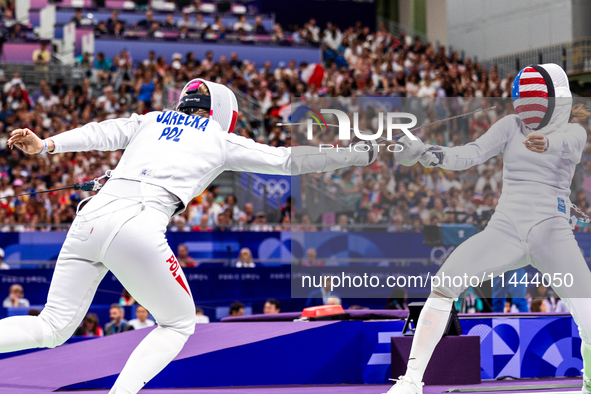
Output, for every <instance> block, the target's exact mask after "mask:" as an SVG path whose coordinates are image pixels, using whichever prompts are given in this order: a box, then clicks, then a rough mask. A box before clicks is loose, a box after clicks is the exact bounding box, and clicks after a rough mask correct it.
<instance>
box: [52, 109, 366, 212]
mask: <svg viewBox="0 0 591 394" xmlns="http://www.w3.org/2000/svg"><path fill="white" fill-rule="evenodd" d="M50 139H51V140H53V142H54V143H55V150H54V151H53V152H52V153H61V152H78V151H89V150H100V151H112V150H118V149H125V152H124V154H123V156H122V157H121V160H120V161H119V163H118V165H117V167H116V168H115V170H114V171H113V173H112V178H113V179H117V178H120V179H128V180H136V181H143V182H145V183H148V184H153V185H157V186H161V187H163V188H164V189H166V190H168V191H169V192H170V193H172V194H174V195H176V196H177V197H178V198H179V199H180V200H181V201H182V203H183V204H184V205H185V206H187V205H188V203H189V202H190V201H191V199H193V198H194V197H196V196H198V195H199V194H201V193H202V192H203V191H204V190H205V189H206V188H207V186H208V185H209V184H210V183H211V182H212V181H213V180H214V179H215V178H216V177H217V176H218V175H219V174H221V173H222V172H223V171H225V170H231V171H247V172H255V173H265V174H278V175H299V174H305V173H309V172H322V171H331V170H335V169H338V168H342V167H348V166H365V165H367V164H368V162H369V155H368V153H367V152H348V151H337V149H328V150H327V149H323V150H322V151H320V149H319V148H318V147H312V146H302V147H294V148H276V147H271V146H269V145H264V144H259V143H256V142H255V141H253V140H251V139H248V138H244V137H240V136H238V135H236V134H228V133H225V132H223V131H222V129H221V126H220V124H219V123H218V122H216V121H214V120H212V119H206V118H201V117H199V116H190V115H185V114H183V113H180V112H177V111H164V112H159V111H155V112H150V113H148V114H146V115H137V114H134V115H132V116H131V117H129V118H124V119H113V120H106V121H104V122H101V123H96V122H93V123H88V124H86V125H85V126H83V127H80V128H77V129H74V130H70V131H67V132H65V133H62V134H58V135H56V136H52V137H50Z"/></svg>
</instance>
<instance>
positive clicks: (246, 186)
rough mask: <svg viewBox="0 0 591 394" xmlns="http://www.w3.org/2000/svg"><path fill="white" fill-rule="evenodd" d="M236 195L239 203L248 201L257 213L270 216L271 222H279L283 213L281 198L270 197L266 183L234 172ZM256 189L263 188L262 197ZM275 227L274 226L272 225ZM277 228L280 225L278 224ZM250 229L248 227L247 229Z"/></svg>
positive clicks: (246, 174)
mask: <svg viewBox="0 0 591 394" xmlns="http://www.w3.org/2000/svg"><path fill="white" fill-rule="evenodd" d="M233 174H234V194H236V198H238V201H248V202H250V203H251V204H252V206H253V209H254V211H255V212H257V211H263V212H265V213H266V214H267V216H270V220H275V221H276V222H279V218H280V213H281V196H280V195H279V194H277V195H274V196H272V195H270V193H269V188H268V187H267V185H266V184H265V183H264V182H261V180H260V179H259V178H258V177H257V176H256V175H253V174H250V173H243V172H234V173H233ZM257 185H258V186H257ZM255 186H256V188H261V189H262V192H261V195H258V194H257V193H255V192H254V190H255ZM270 225H271V226H273V225H272V224H270ZM277 226H279V224H278V223H277ZM245 229H248V226H246V227H245Z"/></svg>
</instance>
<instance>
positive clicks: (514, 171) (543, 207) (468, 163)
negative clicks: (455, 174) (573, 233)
mask: <svg viewBox="0 0 591 394" xmlns="http://www.w3.org/2000/svg"><path fill="white" fill-rule="evenodd" d="M522 127H523V123H522V122H521V119H520V118H519V117H518V116H517V115H509V116H506V117H504V118H502V119H501V120H499V121H498V122H497V123H495V124H494V125H493V126H492V127H491V128H490V129H489V130H488V131H487V132H486V133H484V134H483V135H482V136H481V137H480V138H478V139H477V140H476V141H474V142H471V143H469V144H466V145H464V146H458V147H453V148H447V147H443V150H444V151H445V158H444V161H443V164H442V165H440V167H442V168H446V169H450V170H464V169H467V168H470V167H472V166H475V165H478V164H481V163H484V162H485V161H487V160H488V159H490V158H491V157H494V156H496V155H498V154H499V153H501V152H502V153H503V189H502V194H501V197H500V198H499V204H498V205H497V208H496V211H499V212H503V213H505V214H506V215H507V216H508V217H509V218H510V219H511V220H512V221H513V222H514V224H515V225H517V226H518V227H521V230H522V231H520V233H521V234H520V235H521V236H526V235H527V231H529V228H531V226H532V225H535V224H536V223H539V222H540V221H542V220H544V219H547V218H549V217H554V216H560V217H565V218H569V217H570V200H569V195H570V193H571V191H570V184H571V181H572V178H573V175H574V173H575V166H576V165H577V164H578V163H579V162H580V161H581V155H582V153H583V149H584V147H585V144H586V142H587V133H586V131H585V129H584V128H583V127H582V126H580V125H578V124H574V123H568V124H566V125H565V126H564V127H563V128H562V129H561V130H558V131H555V132H554V133H551V134H549V135H547V136H546V137H547V138H548V141H549V146H548V149H547V150H546V152H544V153H542V154H540V153H535V152H532V151H530V150H528V149H527V148H526V147H525V146H524V144H523V141H525V138H526V137H525V134H524V133H523V132H522Z"/></svg>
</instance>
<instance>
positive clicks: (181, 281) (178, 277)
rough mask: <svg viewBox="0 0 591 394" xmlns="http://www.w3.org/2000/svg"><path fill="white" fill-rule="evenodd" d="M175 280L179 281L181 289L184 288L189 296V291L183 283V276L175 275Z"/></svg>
mask: <svg viewBox="0 0 591 394" xmlns="http://www.w3.org/2000/svg"><path fill="white" fill-rule="evenodd" d="M175 279H176V281H177V282H179V285H181V286H182V288H183V289H185V291H186V292H187V294H188V295H189V296H190V295H191V293H189V289H187V286H186V285H185V282H183V278H182V277H181V276H180V275H177V277H176V278H175Z"/></svg>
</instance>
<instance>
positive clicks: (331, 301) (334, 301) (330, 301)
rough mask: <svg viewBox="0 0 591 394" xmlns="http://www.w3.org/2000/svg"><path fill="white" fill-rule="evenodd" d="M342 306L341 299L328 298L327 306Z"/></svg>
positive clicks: (333, 296) (336, 297)
mask: <svg viewBox="0 0 591 394" xmlns="http://www.w3.org/2000/svg"><path fill="white" fill-rule="evenodd" d="M341 304H342V300H341V298H340V297H338V296H336V295H331V296H328V299H327V300H326V305H341Z"/></svg>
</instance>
